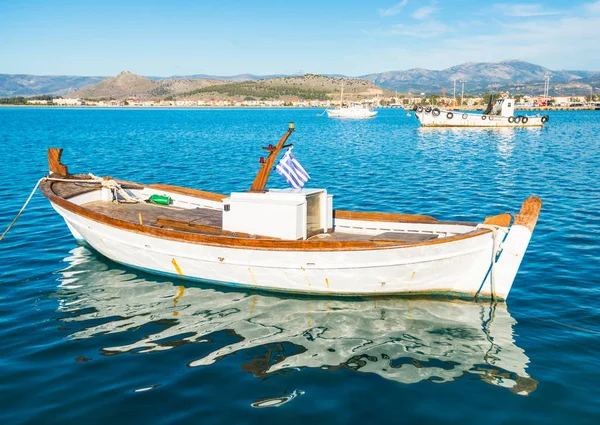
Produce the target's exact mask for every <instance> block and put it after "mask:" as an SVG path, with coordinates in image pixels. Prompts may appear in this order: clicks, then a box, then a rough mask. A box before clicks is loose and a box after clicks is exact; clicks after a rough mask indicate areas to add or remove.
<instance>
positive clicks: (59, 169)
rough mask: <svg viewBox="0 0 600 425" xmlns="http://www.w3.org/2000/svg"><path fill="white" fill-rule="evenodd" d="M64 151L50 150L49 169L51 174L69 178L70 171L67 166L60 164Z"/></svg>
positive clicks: (58, 149)
mask: <svg viewBox="0 0 600 425" xmlns="http://www.w3.org/2000/svg"><path fill="white" fill-rule="evenodd" d="M62 153H63V150H62V149H60V148H49V149H48V167H49V170H50V174H56V175H58V176H68V175H69V169H68V168H67V166H66V165H64V164H62V163H61V162H60V157H61V156H62Z"/></svg>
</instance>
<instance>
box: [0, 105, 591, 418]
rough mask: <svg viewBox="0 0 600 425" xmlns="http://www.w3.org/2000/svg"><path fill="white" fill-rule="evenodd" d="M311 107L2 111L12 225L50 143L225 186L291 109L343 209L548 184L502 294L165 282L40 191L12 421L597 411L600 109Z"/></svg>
mask: <svg viewBox="0 0 600 425" xmlns="http://www.w3.org/2000/svg"><path fill="white" fill-rule="evenodd" d="M317 112H321V111H315V110H303V109H282V110H175V109H169V110H156V109H152V110H122V109H119V110H102V109H54V108H53V109H42V108H40V109H35V108H0V158H2V166H1V167H0V188H1V189H0V195H1V196H0V199H1V200H2V202H0V231H3V230H4V228H5V227H6V226H7V225H8V223H9V222H10V220H12V218H13V217H14V214H16V212H17V211H18V209H19V208H20V207H21V205H22V203H23V202H24V201H25V199H26V197H27V195H28V194H29V192H30V191H31V189H32V188H33V186H34V184H35V182H36V181H37V180H38V179H39V178H40V177H41V176H42V175H43V174H44V173H45V172H46V169H47V163H46V149H47V148H48V147H63V148H64V149H65V152H64V155H63V162H65V163H66V164H67V165H68V166H69V169H70V171H71V172H85V173H87V172H93V173H94V174H97V175H111V176H115V177H118V178H122V179H125V180H133V181H140V182H146V183H153V182H155V183H170V184H177V185H183V186H189V187H194V188H198V189H203V190H209V191H214V192H219V193H229V192H231V191H235V190H245V189H247V188H249V187H250V184H251V183H252V180H253V178H254V175H255V172H256V171H257V169H258V167H259V164H258V158H259V156H261V155H264V151H262V150H261V149H260V148H261V146H265V145H268V144H269V143H275V142H276V141H277V140H278V139H279V137H281V135H282V134H283V133H284V132H285V130H286V128H287V123H288V122H289V121H294V122H295V123H296V129H297V132H296V133H295V134H294V135H293V136H292V139H291V141H292V142H293V143H294V145H295V148H294V154H295V155H296V157H297V158H298V159H299V160H300V162H301V163H302V164H303V165H304V167H305V168H306V169H307V170H308V172H309V173H310V174H311V176H312V180H311V181H310V182H309V185H310V186H312V187H326V188H327V189H328V190H329V191H330V192H331V193H333V194H334V195H335V197H334V204H335V207H336V208H340V209H361V210H373V211H392V212H404V213H418V214H427V215H433V216H435V217H437V218H440V219H447V220H467V221H479V220H481V219H482V218H484V217H485V216H489V215H495V214H499V213H501V212H506V211H508V212H513V213H514V212H517V211H518V209H519V207H520V204H521V202H522V201H523V200H524V199H525V198H526V197H527V196H529V195H532V194H535V195H538V196H540V197H541V198H542V200H543V201H544V206H543V208H542V214H541V216H540V220H539V222H538V226H537V228H536V230H535V233H534V235H533V239H532V241H531V244H530V246H529V249H528V252H527V255H526V257H525V259H524V262H523V264H522V266H521V269H520V271H519V274H518V275H517V278H516V281H515V284H514V287H513V290H512V292H511V294H510V296H509V299H508V302H507V303H506V305H498V306H493V305H491V304H490V303H472V302H471V303H470V302H451V301H440V300H402V299H390V300H358V301H348V300H323V299H311V298H289V297H277V296H274V295H272V294H262V293H255V292H242V291H233V290H225V289H220V288H218V287H211V286H209V285H206V286H204V285H201V284H190V283H188V282H181V281H177V280H170V279H165V278H160V277H155V276H152V275H148V274H145V273H142V272H138V271H135V270H132V269H129V268H126V267H122V266H119V265H117V264H115V263H112V262H110V261H108V260H106V259H104V258H102V257H101V256H99V255H97V254H95V253H94V252H92V251H90V250H89V249H87V248H85V247H81V246H77V244H76V243H75V241H74V240H73V238H72V236H71V235H70V233H69V232H68V230H67V228H66V226H65V225H64V222H62V221H61V219H60V218H59V217H58V215H57V214H56V213H54V211H53V210H52V209H51V207H50V206H49V204H48V202H47V201H46V200H45V199H44V198H43V196H41V195H40V194H37V195H36V196H35V197H34V198H33V200H32V201H31V203H30V205H29V207H28V209H27V210H26V212H25V214H24V215H23V216H22V217H21V219H20V220H19V222H18V223H17V225H16V226H15V227H14V228H13V230H12V231H11V232H10V233H9V235H8V236H7V237H6V239H5V240H3V241H1V242H0V265H1V268H0V324H1V326H0V342H1V344H2V350H0V371H1V372H0V420H1V421H2V423H11V424H21V423H31V424H33V423H36V424H37V423H44V424H55V423H56V424H63V425H64V424H81V423H86V424H107V423H113V424H116V423H126V424H136V423H160V424H173V423H181V422H183V421H186V422H188V423H189V421H193V422H192V423H203V424H207V423H218V424H220V423H236V424H237V423H247V424H254V423H264V422H265V421H277V422H273V423H286V422H290V423H306V422H308V421H311V422H318V423H328V424H336V423H376V422H382V423H383V422H385V423H398V422H401V423H435V424H439V423H448V424H455V423H456V424H464V423H482V422H485V423H489V424H499V423H525V422H529V423H544V424H564V423H566V422H567V421H568V422H570V423H582V424H586V423H589V424H597V423H598V422H599V421H600V403H599V400H600V389H599V388H600V367H599V366H598V363H597V361H598V358H599V352H600V341H599V340H600V310H599V301H598V300H599V299H600V277H599V275H598V273H599V271H600V251H599V248H600V243H599V242H598V236H599V235H600V218H599V214H598V211H599V210H600V171H599V168H598V167H599V164H600V149H599V139H598V136H597V135H598V133H599V132H600V113H599V112H597V111H589V112H570V111H565V112H551V113H550V114H549V115H550V122H549V124H548V126H547V127H546V128H544V129H507V130H480V129H473V130H467V129H462V130H461V129H457V130H456V129H455V130H443V129H432V130H426V129H421V128H419V127H418V122H417V120H416V119H414V117H407V116H406V113H405V112H403V111H398V110H389V109H388V110H381V111H380V112H379V115H378V116H377V117H376V118H375V119H372V120H368V121H336V120H331V119H327V118H324V117H321V118H317V117H316V116H315V115H316V113H317ZM270 183H271V186H276V187H284V186H285V182H283V180H282V179H281V178H280V177H279V176H278V175H276V174H273V175H272V176H271V180H270Z"/></svg>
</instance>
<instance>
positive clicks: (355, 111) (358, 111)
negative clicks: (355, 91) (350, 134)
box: [325, 81, 377, 119]
mask: <svg viewBox="0 0 600 425" xmlns="http://www.w3.org/2000/svg"><path fill="white" fill-rule="evenodd" d="M325 112H327V116H328V117H329V118H352V119H362V118H373V117H374V116H375V115H377V111H374V110H373V109H371V108H369V107H367V106H365V105H363V104H361V103H359V102H352V103H351V104H350V106H344V82H343V81H342V90H341V94H340V107H339V108H334V109H326V110H325Z"/></svg>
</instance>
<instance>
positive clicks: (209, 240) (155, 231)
mask: <svg viewBox="0 0 600 425" xmlns="http://www.w3.org/2000/svg"><path fill="white" fill-rule="evenodd" d="M52 184H53V182H51V181H44V182H42V184H41V185H40V190H41V192H42V194H43V195H44V196H45V197H46V198H48V200H49V201H50V202H52V203H54V204H56V205H57V206H59V207H61V208H64V209H65V210H67V211H69V212H72V213H74V214H76V215H79V216H82V217H85V218H87V219H89V220H92V221H95V222H97V223H101V224H104V225H107V226H110V227H114V228H118V229H121V230H126V231H130V232H134V233H138V234H142V235H146V236H151V237H156V238H160V239H165V240H172V241H178V242H186V243H194V244H201V245H209V246H217V247H222V248H240V249H255V250H271V251H310V252H320V251H369V250H389V249H396V248H411V247H417V246H429V245H437V244H442V243H451V242H456V241H459V240H464V239H470V238H473V237H477V236H481V235H484V234H486V233H490V232H491V230H489V229H476V230H473V231H471V232H467V233H463V234H460V235H456V236H450V237H446V238H442V239H435V240H432V241H426V242H416V243H398V244H395V245H391V244H390V245H388V244H385V245H384V246H382V245H378V244H376V243H374V242H370V241H327V240H311V241H282V240H270V239H248V238H241V237H232V236H221V235H203V234H198V233H189V232H184V231H180V230H172V229H164V228H161V227H155V226H149V225H141V224H139V223H132V222H129V221H124V220H119V219H116V218H112V217H109V216H106V215H103V214H99V213H96V212H94V211H91V210H89V209H87V208H84V207H82V206H79V205H77V204H75V203H73V202H70V201H68V200H67V199H64V198H62V197H60V196H57V195H56V194H55V193H54V191H53V190H52ZM165 186H166V185H165ZM147 187H151V186H147ZM168 187H169V188H177V187H176V186H168ZM181 189H185V188H181ZM165 190H166V189H165ZM169 191H173V190H172V189H170V190H169ZM190 191H194V190H193V189H190ZM198 192H201V193H205V194H209V193H210V192H203V191H198ZM215 195H218V194H215ZM197 197H201V196H198V195H197ZM366 214H369V213H366ZM373 214H377V213H373ZM392 215H393V214H392ZM397 216H400V217H401V216H403V214H398V215H397ZM413 221H414V220H413ZM435 223H439V224H450V223H444V222H438V221H435ZM452 224H458V223H452ZM463 224H464V223H463Z"/></svg>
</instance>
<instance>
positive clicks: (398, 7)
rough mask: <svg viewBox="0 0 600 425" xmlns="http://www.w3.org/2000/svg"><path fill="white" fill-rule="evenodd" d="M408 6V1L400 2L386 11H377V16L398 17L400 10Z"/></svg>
mask: <svg viewBox="0 0 600 425" xmlns="http://www.w3.org/2000/svg"><path fill="white" fill-rule="evenodd" d="M407 4H408V0H402V1H401V2H400V3H396V4H395V5H393V6H392V7H390V8H388V9H379V11H378V12H379V15H380V16H394V15H398V14H399V13H400V12H401V11H402V9H404V6H406V5H407Z"/></svg>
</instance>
